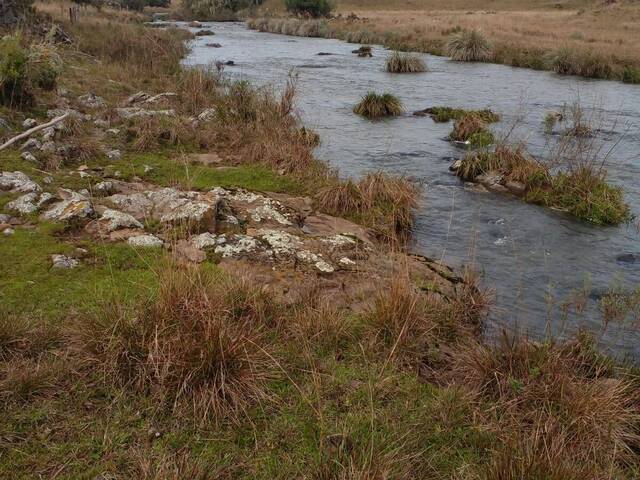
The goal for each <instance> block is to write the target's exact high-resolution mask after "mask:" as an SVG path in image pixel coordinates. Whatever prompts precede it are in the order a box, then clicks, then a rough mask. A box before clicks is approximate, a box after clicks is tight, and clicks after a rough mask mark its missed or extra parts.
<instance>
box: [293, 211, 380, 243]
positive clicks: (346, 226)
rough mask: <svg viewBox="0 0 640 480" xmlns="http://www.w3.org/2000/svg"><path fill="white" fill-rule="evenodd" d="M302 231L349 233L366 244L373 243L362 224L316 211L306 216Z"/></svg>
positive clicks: (319, 233)
mask: <svg viewBox="0 0 640 480" xmlns="http://www.w3.org/2000/svg"><path fill="white" fill-rule="evenodd" d="M302 231H303V232H305V233H307V234H308V235H311V236H331V235H336V234H340V235H347V236H350V237H355V238H357V239H358V240H360V241H362V242H363V243H364V244H366V245H372V244H373V241H372V240H371V237H370V236H369V234H368V233H367V231H366V230H365V229H364V228H362V227H361V226H360V225H357V224H355V223H353V222H350V221H349V220H345V219H344V218H339V217H332V216H331V215H326V214H324V213H316V214H315V215H311V216H308V217H307V218H305V220H304V226H303V227H302Z"/></svg>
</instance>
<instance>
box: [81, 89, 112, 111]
mask: <svg viewBox="0 0 640 480" xmlns="http://www.w3.org/2000/svg"><path fill="white" fill-rule="evenodd" d="M78 103H79V104H80V105H82V106H83V107H85V108H104V107H106V106H107V102H105V101H104V98H102V97H99V96H98V95H96V94H95V93H91V92H89V93H86V94H84V95H80V96H79V97H78Z"/></svg>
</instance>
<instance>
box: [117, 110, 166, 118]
mask: <svg viewBox="0 0 640 480" xmlns="http://www.w3.org/2000/svg"><path fill="white" fill-rule="evenodd" d="M116 113H117V114H118V116H119V117H120V118H122V119H123V120H129V119H132V118H144V117H175V116H176V112H175V110H173V109H169V110H145V109H144V108H139V107H124V108H116Z"/></svg>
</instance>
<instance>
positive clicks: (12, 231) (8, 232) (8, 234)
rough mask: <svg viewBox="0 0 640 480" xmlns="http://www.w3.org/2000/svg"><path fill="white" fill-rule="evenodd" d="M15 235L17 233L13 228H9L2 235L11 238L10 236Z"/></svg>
mask: <svg viewBox="0 0 640 480" xmlns="http://www.w3.org/2000/svg"><path fill="white" fill-rule="evenodd" d="M14 233H16V231H15V230H14V229H13V228H11V227H7V228H5V229H4V230H3V231H2V234H3V235H4V236H5V237H9V236H11V235H13V234H14Z"/></svg>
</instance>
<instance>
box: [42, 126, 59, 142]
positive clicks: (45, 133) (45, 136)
mask: <svg viewBox="0 0 640 480" xmlns="http://www.w3.org/2000/svg"><path fill="white" fill-rule="evenodd" d="M55 136H56V129H55V128H53V127H47V128H45V129H43V130H42V141H44V142H50V141H52V140H53V139H54V138H55Z"/></svg>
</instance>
